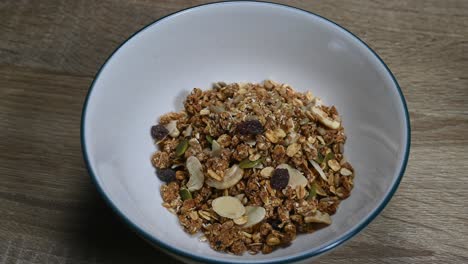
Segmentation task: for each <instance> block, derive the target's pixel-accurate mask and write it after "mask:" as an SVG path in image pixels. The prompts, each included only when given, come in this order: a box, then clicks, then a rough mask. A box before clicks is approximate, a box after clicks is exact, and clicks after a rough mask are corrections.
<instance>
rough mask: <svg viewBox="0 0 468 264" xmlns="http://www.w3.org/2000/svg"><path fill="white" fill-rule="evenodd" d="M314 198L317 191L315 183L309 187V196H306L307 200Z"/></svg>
mask: <svg viewBox="0 0 468 264" xmlns="http://www.w3.org/2000/svg"><path fill="white" fill-rule="evenodd" d="M315 196H317V190H316V185H315V183H314V184H313V185H312V186H311V187H310V190H309V195H308V196H307V200H312V199H313V198H315Z"/></svg>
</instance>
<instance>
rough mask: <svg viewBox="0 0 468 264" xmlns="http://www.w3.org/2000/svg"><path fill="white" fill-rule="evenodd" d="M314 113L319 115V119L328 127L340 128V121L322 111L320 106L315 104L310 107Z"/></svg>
mask: <svg viewBox="0 0 468 264" xmlns="http://www.w3.org/2000/svg"><path fill="white" fill-rule="evenodd" d="M310 110H311V111H312V113H313V114H314V115H315V116H316V117H317V119H318V120H319V121H320V123H322V124H323V125H325V126H326V127H328V128H331V129H338V128H340V122H338V121H336V120H333V119H331V118H330V117H328V115H327V114H326V113H325V112H324V111H322V109H320V108H319V107H318V106H313V107H311V109H310Z"/></svg>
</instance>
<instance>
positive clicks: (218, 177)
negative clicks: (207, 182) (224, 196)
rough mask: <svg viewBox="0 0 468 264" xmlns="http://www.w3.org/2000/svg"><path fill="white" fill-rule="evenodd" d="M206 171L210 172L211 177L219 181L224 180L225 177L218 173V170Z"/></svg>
mask: <svg viewBox="0 0 468 264" xmlns="http://www.w3.org/2000/svg"><path fill="white" fill-rule="evenodd" d="M206 173H207V174H208V176H210V177H211V178H213V179H215V180H217V181H218V182H220V181H222V180H223V177H221V176H219V175H218V174H216V172H214V171H213V170H208V171H207V172H206Z"/></svg>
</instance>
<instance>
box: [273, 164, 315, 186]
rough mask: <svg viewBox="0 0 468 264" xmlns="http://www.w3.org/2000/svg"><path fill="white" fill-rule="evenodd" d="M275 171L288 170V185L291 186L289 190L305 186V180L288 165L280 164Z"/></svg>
mask: <svg viewBox="0 0 468 264" xmlns="http://www.w3.org/2000/svg"><path fill="white" fill-rule="evenodd" d="M276 168H277V169H288V173H289V182H288V185H289V186H291V188H293V189H295V188H296V187H297V186H302V187H305V186H307V183H308V181H307V178H306V177H305V176H304V175H302V173H301V172H300V171H298V170H296V169H294V168H293V167H291V166H289V165H288V164H281V165H279V166H278V167H276Z"/></svg>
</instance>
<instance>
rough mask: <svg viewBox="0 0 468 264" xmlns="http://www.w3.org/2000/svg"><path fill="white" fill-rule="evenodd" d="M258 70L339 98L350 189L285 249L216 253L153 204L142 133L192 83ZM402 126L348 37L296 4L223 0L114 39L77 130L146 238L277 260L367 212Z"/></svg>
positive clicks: (323, 246) (93, 167)
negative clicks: (326, 222) (351, 171)
mask: <svg viewBox="0 0 468 264" xmlns="http://www.w3.org/2000/svg"><path fill="white" fill-rule="evenodd" d="M264 79H273V80H276V81H280V82H285V83H288V84H290V85H292V86H293V87H294V88H296V89H297V90H300V91H306V90H311V91H312V92H313V94H315V95H317V96H319V97H322V99H323V100H324V102H325V103H326V104H329V105H335V106H336V107H337V109H338V110H339V112H340V114H342V116H343V125H344V127H345V131H346V134H347V136H348V141H347V143H346V145H345V154H346V156H347V157H348V159H349V161H350V162H351V163H352V164H353V165H354V167H355V169H356V178H355V188H354V190H353V191H352V194H351V197H349V198H348V199H347V200H345V201H344V202H343V203H342V204H341V205H340V207H339V209H338V212H337V213H336V214H335V215H334V216H333V217H332V218H333V224H332V225H331V226H329V227H327V228H324V229H322V230H320V231H318V232H316V233H314V234H310V235H300V236H298V238H297V239H296V240H295V241H294V242H293V244H292V245H291V246H290V247H287V248H282V249H279V250H276V251H274V252H273V253H271V254H268V255H263V254H258V255H255V256H252V255H249V254H245V255H244V256H242V257H239V256H233V255H229V254H222V253H218V252H215V251H213V250H211V249H210V248H209V246H208V245H207V243H201V242H199V241H198V239H197V237H190V236H189V235H187V234H186V233H184V231H183V230H182V228H181V227H180V226H179V224H178V222H177V219H176V217H175V216H174V215H172V214H170V213H169V212H168V211H166V209H165V208H163V207H162V206H161V202H162V201H161V197H160V194H159V186H160V184H161V183H160V181H159V180H158V179H157V177H156V176H155V173H154V169H153V167H152V166H151V163H150V156H151V154H152V153H153V152H154V151H155V147H154V145H153V142H152V139H151V137H150V134H149V130H150V127H151V126H152V125H153V124H155V122H156V120H157V118H158V116H160V115H161V114H163V113H166V112H168V111H171V110H176V109H181V108H182V100H183V98H184V97H185V96H186V95H187V93H188V92H189V91H190V90H191V89H192V88H193V87H201V88H204V89H206V88H209V87H210V85H211V83H212V82H214V81H221V80H222V81H227V82H239V81H248V82H260V81H262V80H264ZM409 130H410V126H409V117H408V112H407V108H406V104H405V100H404V98H403V95H402V93H401V90H400V88H399V86H398V84H397V82H396V80H395V78H394V77H393V75H392V73H391V72H390V70H389V69H388V68H387V67H386V65H385V64H384V63H383V61H382V60H381V59H380V58H379V57H378V56H377V55H376V54H375V53H374V52H373V51H372V50H371V49H370V48H369V47H368V46H366V44H364V43H363V42H362V41H361V40H359V39H358V38H357V37H356V36H354V35H353V34H351V33H350V32H348V31H346V30H345V29H343V28H341V27H340V26H338V25H337V24H335V23H333V22H331V21H329V20H326V19H325V18H322V17H320V16H317V15H314V14H311V13H309V12H306V11H303V10H299V9H296V8H292V7H287V6H283V5H278V4H271V3H261V2H223V3H215V4H208V5H203V6H198V7H194V8H190V9H186V10H183V11H180V12H178V13H175V14H172V15H170V16H167V17H165V18H162V19H160V20H158V21H156V22H154V23H152V24H150V25H148V26H147V27H145V28H143V29H142V30H140V31H139V32H138V33H136V34H135V35H133V36H132V37H131V38H129V39H128V40H127V41H126V42H124V43H123V44H122V45H121V46H120V47H119V48H118V49H117V50H116V51H115V52H114V53H113V54H112V55H111V56H110V58H109V59H108V60H107V62H106V63H105V64H104V66H103V67H102V68H101V70H100V71H99V73H98V74H97V76H96V79H95V80H94V82H93V84H92V86H91V89H90V91H89V94H88V97H87V99H86V102H85V105H84V109H83V117H82V130H81V136H82V145H83V153H84V157H85V160H86V162H87V165H88V169H89V172H90V174H91V177H92V178H93V179H94V180H95V183H96V185H97V188H98V189H99V191H100V192H101V193H102V195H103V197H104V198H105V199H106V200H107V202H108V203H109V204H110V205H111V207H113V209H114V210H115V211H116V212H117V213H118V215H120V216H121V217H122V218H123V219H124V221H125V222H127V223H128V224H129V225H130V226H131V227H132V228H133V229H135V230H136V231H137V232H138V233H139V234H140V235H141V236H143V237H144V238H145V239H146V240H148V241H150V242H151V243H153V244H154V245H157V246H159V247H160V248H162V249H164V250H167V251H168V252H171V253H173V255H177V256H179V257H184V259H192V260H198V261H200V262H204V263H207V262H216V263H285V262H291V261H298V260H301V259H306V258H311V257H314V256H317V255H319V254H321V253H323V252H326V251H328V250H330V249H332V248H334V247H336V246H337V245H339V244H341V243H343V242H344V241H346V240H348V239H349V238H351V237H352V236H353V235H355V234H356V233H358V232H359V231H360V230H362V229H363V228H364V227H365V226H366V225H367V224H368V223H369V222H370V221H372V219H374V218H375V217H376V215H377V214H378V213H379V212H380V211H381V210H382V209H383V207H384V206H385V205H386V204H387V203H388V201H389V200H390V198H391V196H392V195H393V193H394V192H395V190H396V188H397V186H398V184H399V182H400V180H401V177H402V175H403V172H404V170H405V167H406V162H407V159H408V152H409V145H410V131H409ZM389 232H391V230H390V231H389Z"/></svg>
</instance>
